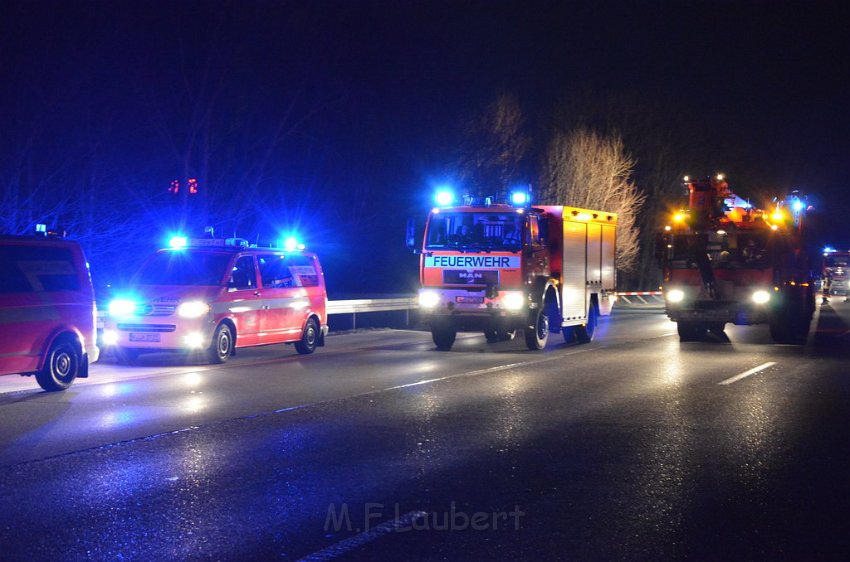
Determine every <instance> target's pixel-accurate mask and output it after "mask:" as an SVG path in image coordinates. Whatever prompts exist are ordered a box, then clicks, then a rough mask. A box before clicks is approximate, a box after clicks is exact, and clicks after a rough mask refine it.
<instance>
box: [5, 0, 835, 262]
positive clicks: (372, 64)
mask: <svg viewBox="0 0 850 562" xmlns="http://www.w3.org/2000/svg"><path fill="white" fill-rule="evenodd" d="M841 12H842V11H841V10H840V4H839V3H838V2H723V1H709V2H576V3H573V2H531V1H521V2H483V1H479V2H410V1H402V2H398V1H396V2H357V1H345V2H342V1H341V2H323V1H310V2H307V1H303V2H248V1H242V2H233V3H228V2H132V3H131V2H114V1H111V2H77V1H75V2H59V3H44V2H31V1H27V2H8V1H4V0H0V32H2V33H0V63H2V73H3V79H2V85H0V102H2V103H1V104H0V125H2V129H0V148H2V149H3V150H4V152H6V153H8V151H9V150H10V149H11V147H13V146H14V145H15V144H16V143H19V142H21V139H22V138H25V137H26V136H27V133H28V132H29V131H31V130H33V129H34V128H37V127H40V126H43V125H44V124H43V123H41V122H40V121H41V120H43V119H42V118H43V116H44V115H50V128H51V130H53V131H55V134H53V135H51V136H50V138H51V141H50V142H47V143H46V144H45V145H44V148H45V151H46V152H45V154H49V155H50V156H47V155H46V156H45V158H58V159H61V158H62V157H63V154H64V152H63V151H66V150H69V147H73V146H74V145H75V144H77V143H79V142H81V141H80V138H81V137H85V135H86V134H90V133H91V131H92V130H95V131H102V130H106V129H108V131H109V132H108V133H107V134H106V136H107V137H108V139H109V141H108V143H107V144H108V145H109V146H110V149H111V153H110V158H111V160H110V161H111V162H115V163H120V164H119V165H120V166H122V169H123V170H125V172H126V174H127V175H128V176H129V177H126V176H125V180H126V181H129V182H131V183H134V184H138V185H143V186H144V185H147V186H151V185H160V184H164V182H166V181H167V179H168V176H167V173H168V172H166V171H164V170H166V169H167V168H168V166H167V165H164V164H163V165H161V166H157V165H150V166H145V165H141V164H140V162H143V161H145V160H149V161H150V162H164V161H166V160H167V158H168V155H167V153H168V147H167V145H166V144H165V143H163V140H162V137H161V136H158V135H157V133H156V127H155V126H152V120H153V118H152V115H157V116H158V117H157V119H159V122H160V125H162V124H165V126H166V127H167V128H170V129H171V130H172V131H179V130H180V127H181V125H180V123H181V121H180V115H184V116H185V111H184V110H186V108H191V107H192V103H191V102H192V101H193V100H187V99H186V97H185V95H184V96H182V97H181V95H180V94H179V93H178V91H179V90H180V87H179V85H180V83H181V81H182V80H183V78H184V76H185V75H186V69H187V68H190V69H191V71H192V77H191V81H196V80H198V79H199V77H202V76H207V77H209V79H210V81H211V83H213V84H215V85H216V86H217V87H219V88H220V94H219V97H218V98H217V100H216V104H217V106H216V107H217V108H218V111H220V112H222V113H225V114H228V115H229V116H230V117H231V118H232V120H233V121H234V122H237V123H242V124H243V126H244V125H245V124H246V123H247V124H248V125H249V126H252V127H256V128H257V130H258V131H259V130H261V129H262V130H264V131H265V130H266V129H267V128H268V127H270V126H271V125H270V124H276V123H279V122H281V120H282V115H283V114H284V113H285V112H286V111H287V110H288V108H290V107H291V108H292V114H291V115H292V116H294V117H291V118H290V119H289V120H288V121H287V123H290V124H291V123H293V122H294V121H297V122H298V126H297V127H296V128H295V132H294V133H293V134H291V135H290V136H287V137H286V139H285V140H284V141H283V142H282V144H281V146H282V149H281V152H280V154H278V155H276V157H275V158H274V160H273V162H272V164H270V165H269V168H268V170H267V175H268V176H269V177H273V178H278V179H279V181H280V182H281V183H283V184H286V185H289V186H294V187H290V189H294V190H295V191H296V192H297V194H296V195H294V196H293V194H290V193H288V192H287V193H286V194H285V197H284V198H285V199H287V200H296V201H298V205H299V206H300V207H301V211H300V212H302V213H304V214H306V215H308V216H307V218H306V219H305V221H306V222H308V223H311V224H316V223H321V222H322V216H321V212H320V211H317V210H316V207H317V206H318V205H319V203H318V202H321V201H325V200H328V199H334V198H336V197H337V195H338V194H339V193H343V192H344V193H351V192H354V191H356V190H362V191H363V193H364V194H365V196H374V197H380V198H381V199H382V200H383V201H384V203H381V204H378V205H376V207H375V208H376V210H377V211H378V212H380V213H381V215H382V216H386V213H387V212H392V211H393V210H395V209H399V208H402V210H403V212H402V213H401V214H399V217H393V218H392V219H390V223H389V224H388V225H385V226H375V225H374V224H373V226H372V227H367V228H364V230H363V234H362V236H363V238H361V239H360V240H361V242H360V245H365V246H369V247H375V245H379V244H383V245H384V246H386V247H388V248H389V247H390V246H391V247H392V252H397V251H399V246H400V245H401V240H402V232H401V231H402V229H403V226H402V225H403V222H404V218H405V217H406V216H407V214H408V213H410V212H413V211H416V210H419V211H421V210H422V209H423V208H424V199H423V197H421V196H420V194H421V193H425V192H426V190H427V189H428V188H429V183H430V182H433V181H435V180H436V179H438V178H439V177H442V176H443V175H445V174H447V173H451V170H450V168H448V166H449V165H450V164H451V161H452V157H453V153H454V148H455V146H456V144H457V141H458V136H457V135H458V128H459V125H460V124H461V123H463V122H464V121H465V120H466V119H468V118H469V116H471V115H472V114H474V113H475V112H476V111H479V110H480V109H481V108H482V107H483V106H485V105H486V104H487V103H488V102H489V101H491V100H492V99H493V98H494V96H495V95H496V94H498V93H499V92H505V91H508V92H513V93H515V94H516V95H517V96H518V98H519V100H520V102H521V104H522V105H523V108H524V110H525V112H526V114H527V116H528V117H529V119H530V121H531V122H533V123H536V124H537V126H538V127H540V129H541V130H542V129H544V128H545V125H546V119H547V116H548V115H550V114H551V112H552V109H553V107H554V106H555V104H556V103H557V101H558V100H559V99H561V98H562V97H563V96H566V95H568V94H570V93H571V92H573V91H575V90H577V89H579V88H583V89H585V90H589V91H591V92H594V93H597V92H598V94H599V95H600V96H603V95H607V94H608V93H611V92H630V93H637V94H639V95H640V96H642V97H644V98H647V99H654V100H657V102H658V103H664V102H665V100H670V101H671V102H674V103H677V104H684V105H687V106H688V107H689V108H690V109H691V110H692V111H693V112H694V113H696V114H699V115H701V116H703V117H705V118H708V119H709V120H711V122H713V123H715V124H716V127H717V130H719V131H721V132H724V131H728V132H729V134H734V135H735V137H736V139H737V140H738V141H741V142H735V143H730V145H729V146H730V147H731V146H733V145H734V146H735V147H736V148H735V150H736V151H740V150H741V148H740V147H741V146H744V147H746V148H745V149H744V150H745V152H746V153H745V154H744V155H742V154H725V153H724V150H725V146H718V147H716V151H715V152H716V154H717V161H719V162H724V161H727V160H728V161H729V162H730V163H731V162H735V163H740V162H750V163H752V167H753V169H758V170H763V171H764V173H766V174H768V175H769V176H770V177H769V178H768V179H769V181H770V182H771V183H774V184H776V185H777V188H778V190H784V189H789V188H792V187H795V188H801V189H804V190H806V191H807V192H810V193H812V194H813V197H814V198H815V200H817V201H818V202H819V206H820V207H822V208H823V209H825V212H824V215H825V217H826V219H827V222H828V223H831V224H835V225H843V222H844V221H843V214H844V213H845V212H846V209H848V208H850V193H848V191H850V190H847V189H846V188H845V185H844V182H845V178H847V177H848V176H850V117H848V112H847V109H846V108H847V105H848V103H847V102H848V100H850V96H848V92H847V88H848V82H850V80H848V66H847V61H848V55H850V48H848V41H847V33H846V29H845V28H846V25H845V20H844V19H843V17H842V16H843V14H842V13H841ZM211 54H212V56H210V55H211ZM206 60H211V63H210V65H209V66H204V65H203V64H201V63H202V62H203V61H206ZM293 100H294V102H293ZM45 108H49V110H48V111H45ZM172 111H173V112H172ZM302 118H303V119H302ZM240 119H241V121H240ZM681 126H682V127H683V128H686V129H687V128H689V126H690V124H689V123H687V122H684V123H682V124H681ZM694 134H695V135H699V134H700V131H699V130H695V131H694ZM42 142H43V141H42ZM224 142H226V141H224ZM39 146H41V145H39ZM730 150H731V149H730ZM4 162H5V163H6V164H7V165H8V160H4V159H2V158H0V168H2V166H3V165H4ZM63 169H65V170H66V172H67V173H68V174H71V173H73V164H70V165H69V166H66V167H65V168H63ZM712 171H714V170H696V171H694V172H695V173H697V174H700V173H710V172H712ZM0 173H3V170H2V169H0ZM731 179H732V181H733V187H734V176H733V177H732V178H731ZM4 189H5V187H4ZM305 194H308V195H305ZM842 228H846V227H842ZM389 230H392V231H393V232H392V233H389V232H388V231H389ZM316 232H317V236H319V237H321V236H322V235H324V236H325V237H337V238H338V237H339V232H336V231H334V229H333V227H332V225H329V226H327V228H324V229H322V228H319V229H317V230H316ZM834 242H835V243H842V242H843V243H844V244H845V245H850V233H848V232H846V230H845V231H843V232H841V233H840V234H837V235H836V237H835V239H834ZM323 243H324V244H325V245H326V246H327V247H328V248H330V249H331V251H335V252H339V253H342V252H345V249H344V248H343V247H342V244H341V243H339V242H335V243H331V242H329V241H327V240H325V241H324V242H323ZM318 245H322V243H319V244H318ZM393 255H396V256H397V255H399V254H395V253H394V254H393ZM347 265H350V264H346V262H345V260H344V259H341V260H340V261H339V262H338V266H337V267H339V268H340V269H341V270H342V269H344V268H345V267H347ZM408 265H409V264H408V262H407V261H404V265H403V267H408ZM413 267H415V266H413ZM332 268H333V266H332Z"/></svg>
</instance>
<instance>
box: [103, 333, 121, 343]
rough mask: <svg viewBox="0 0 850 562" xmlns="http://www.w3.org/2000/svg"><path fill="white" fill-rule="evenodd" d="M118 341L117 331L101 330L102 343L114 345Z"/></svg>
mask: <svg viewBox="0 0 850 562" xmlns="http://www.w3.org/2000/svg"><path fill="white" fill-rule="evenodd" d="M116 343H118V332H116V331H115V330H104V331H103V345H115V344H116Z"/></svg>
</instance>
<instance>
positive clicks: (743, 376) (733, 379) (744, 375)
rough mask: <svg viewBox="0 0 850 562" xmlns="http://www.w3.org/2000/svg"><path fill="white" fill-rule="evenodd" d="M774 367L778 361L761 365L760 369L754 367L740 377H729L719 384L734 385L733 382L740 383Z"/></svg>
mask: <svg viewBox="0 0 850 562" xmlns="http://www.w3.org/2000/svg"><path fill="white" fill-rule="evenodd" d="M774 365H776V361H768V362H767V363H763V364H761V365H759V366H758V367H753V368H752V369H750V370H749V371H744V372H743V373H741V374H740V375H735V376H734V377H729V378H728V379H726V380H725V381H720V382H719V383H717V384H732V383H733V382H737V381H739V380H741V379H743V378H746V377H748V376H750V375H754V374H756V373H758V372H759V371H764V370H765V369H767V368H769V367H773V366H774Z"/></svg>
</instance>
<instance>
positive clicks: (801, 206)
mask: <svg viewBox="0 0 850 562" xmlns="http://www.w3.org/2000/svg"><path fill="white" fill-rule="evenodd" d="M805 208H806V204H805V203H803V202H802V201H800V200H799V199H795V200H794V202H793V203H791V210H793V211H794V212H795V213H799V212H800V211H802V210H803V209H805Z"/></svg>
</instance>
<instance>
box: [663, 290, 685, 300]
mask: <svg viewBox="0 0 850 562" xmlns="http://www.w3.org/2000/svg"><path fill="white" fill-rule="evenodd" d="M667 300H668V301H669V302H682V301H683V300H685V291H683V290H681V289H670V290H669V291H667Z"/></svg>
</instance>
